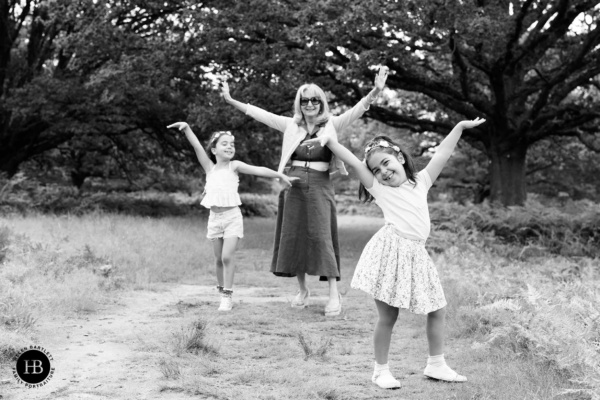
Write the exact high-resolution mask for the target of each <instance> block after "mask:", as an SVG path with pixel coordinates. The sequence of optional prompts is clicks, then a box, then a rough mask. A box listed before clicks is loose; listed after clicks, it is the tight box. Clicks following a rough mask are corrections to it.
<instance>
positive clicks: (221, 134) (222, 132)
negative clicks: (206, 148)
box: [210, 131, 235, 143]
mask: <svg viewBox="0 0 600 400" xmlns="http://www.w3.org/2000/svg"><path fill="white" fill-rule="evenodd" d="M223 135H229V136H231V137H232V138H234V139H235V136H233V135H232V134H231V131H219V132H216V133H215V135H214V136H213V138H212V139H210V143H212V142H214V141H215V140H217V139H218V138H220V137H221V136H223Z"/></svg>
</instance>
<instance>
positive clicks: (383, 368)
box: [373, 361, 390, 374]
mask: <svg viewBox="0 0 600 400" xmlns="http://www.w3.org/2000/svg"><path fill="white" fill-rule="evenodd" d="M389 369H390V366H389V364H388V363H385V364H377V361H375V371H373V372H375V373H376V374H377V373H379V372H381V371H386V370H389Z"/></svg>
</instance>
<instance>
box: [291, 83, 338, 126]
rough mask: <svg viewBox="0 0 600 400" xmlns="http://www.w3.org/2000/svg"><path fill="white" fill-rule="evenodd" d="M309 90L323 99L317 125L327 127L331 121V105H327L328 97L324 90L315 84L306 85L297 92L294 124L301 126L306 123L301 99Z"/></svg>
mask: <svg viewBox="0 0 600 400" xmlns="http://www.w3.org/2000/svg"><path fill="white" fill-rule="evenodd" d="M308 90H312V91H313V92H314V93H316V94H317V96H318V97H319V99H321V107H320V108H319V116H318V117H317V125H325V124H326V123H327V121H328V120H329V114H330V113H329V104H327V97H326V96H325V92H324V91H323V89H321V88H320V87H318V86H317V85H315V84H314V83H305V84H304V85H302V86H300V87H299V88H298V91H297V92H296V99H295V100H294V122H295V123H296V124H298V125H300V124H301V123H302V122H303V121H304V114H303V113H302V108H301V107H300V99H301V98H302V95H303V94H304V93H305V92H306V91H308Z"/></svg>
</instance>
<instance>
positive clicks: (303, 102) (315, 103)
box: [300, 97, 321, 106]
mask: <svg viewBox="0 0 600 400" xmlns="http://www.w3.org/2000/svg"><path fill="white" fill-rule="evenodd" d="M309 101H310V102H311V103H312V105H313V106H320V105H321V99H319V98H318V97H311V98H308V97H301V98H300V105H301V106H307V105H308V102H309Z"/></svg>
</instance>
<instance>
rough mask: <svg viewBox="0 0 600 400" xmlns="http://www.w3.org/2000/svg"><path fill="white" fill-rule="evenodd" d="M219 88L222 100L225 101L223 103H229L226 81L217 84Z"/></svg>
mask: <svg viewBox="0 0 600 400" xmlns="http://www.w3.org/2000/svg"><path fill="white" fill-rule="evenodd" d="M219 86H221V94H222V95H223V98H224V99H225V101H230V100H231V94H230V93H229V84H228V83H227V81H226V80H222V81H221V82H220V83H219Z"/></svg>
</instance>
